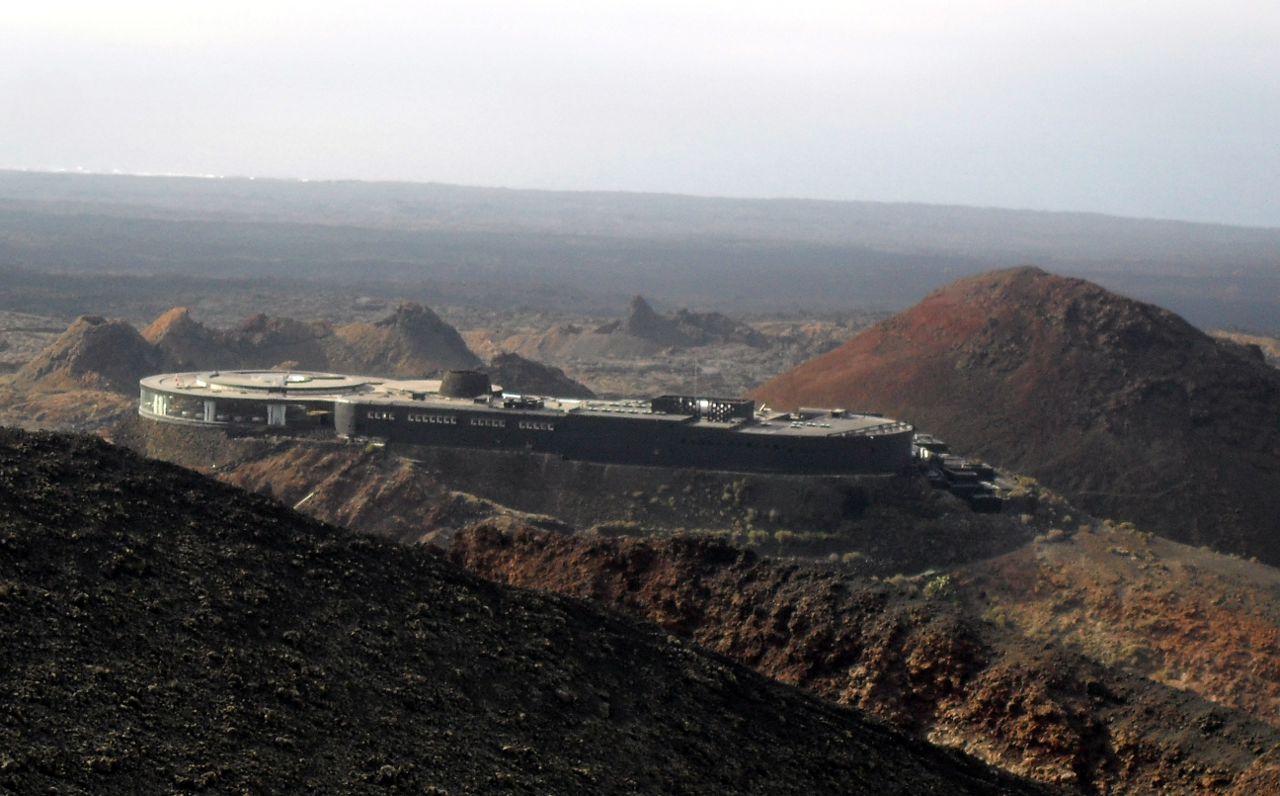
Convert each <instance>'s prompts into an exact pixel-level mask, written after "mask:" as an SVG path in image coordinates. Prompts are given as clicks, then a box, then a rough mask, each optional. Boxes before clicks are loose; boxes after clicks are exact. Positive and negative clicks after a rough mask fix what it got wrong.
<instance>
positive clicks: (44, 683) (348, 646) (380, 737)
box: [0, 430, 1035, 796]
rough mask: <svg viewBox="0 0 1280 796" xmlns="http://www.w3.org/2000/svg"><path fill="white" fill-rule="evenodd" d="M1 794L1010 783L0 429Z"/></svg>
mask: <svg viewBox="0 0 1280 796" xmlns="http://www.w3.org/2000/svg"><path fill="white" fill-rule="evenodd" d="M0 612H2V613H3V616H4V622H3V623H0V644H3V648H4V655H5V665H4V666H3V667H0V693H4V694H5V695H6V698H5V699H4V700H3V702H2V703H0V713H3V715H4V721H3V722H0V788H4V789H6V790H11V791H14V792H22V793H34V792H44V793H48V792H53V791H59V792H62V791H74V792H95V793H124V792H132V793H139V792H147V793H156V792H168V791H173V790H184V791H185V790H216V791H219V792H241V791H255V792H258V791H262V792H272V793H280V792H303V791H305V792H313V793H324V792H328V793H351V792H364V791H372V790H375V789H376V790H380V791H383V790H385V791H400V792H413V793H432V792H434V793H446V792H447V793H480V792H486V793H488V792H496V791H518V792H535V793H577V792H591V793H760V794H805V795H806V796H808V794H813V793H834V792H840V793H855V794H856V793H864V794H877V796H881V795H883V796H888V795H889V794H921V793H930V794H952V793H956V794H959V793H992V794H994V793H1002V794H1004V793H1010V794H1016V793H1031V792H1035V789H1034V788H1033V787H1032V786H1031V785H1028V784H1026V783H1021V782H1018V781H1015V780H1014V779H1012V778H1010V777H1008V776H1006V775H999V774H996V773H995V772H993V771H992V770H991V769H988V768H986V767H985V766H982V765H981V764H978V763H977V762H975V761H973V760H972V759H966V758H962V757H960V756H958V755H955V754H953V753H949V752H944V751H942V750H940V749H938V748H936V747H931V746H929V745H927V744H925V743H922V742H920V741H917V740H912V739H910V738H908V737H905V736H903V735H901V734H900V733H898V732H896V731H893V730H891V729H889V728H887V727H885V726H883V725H881V724H878V723H876V722H873V721H870V720H868V719H866V718H865V717H863V716H862V715H860V714H858V713H856V712H854V711H851V710H848V709H842V708H837V707H835V706H832V705H828V704H824V703H822V702H820V701H819V700H816V699H814V698H812V697H809V696H806V695H804V694H802V693H801V692H799V691H796V690H794V689H791V688H788V687H786V686H783V685H780V684H778V683H776V682H772V681H769V680H767V679H766V678H763V677H761V676H759V675H757V674H755V673H753V672H750V671H748V670H746V669H743V668H741V667H738V666H735V665H732V664H730V663H728V662H726V661H725V660H723V659H722V658H719V657H715V656H711V655H708V654H706V653H704V652H701V651H699V650H697V649H695V648H691V647H689V646H687V645H685V644H683V643H680V642H678V641H676V640H673V639H670V637H668V636H666V635H665V634H663V633H661V632H660V631H658V630H656V629H653V628H651V627H646V626H643V625H641V624H639V623H636V622H634V621H631V620H627V619H625V618H622V617H619V616H616V615H613V614H609V613H606V612H603V611H601V610H599V609H597V608H594V607H592V606H590V605H587V604H584V603H579V602H576V601H572V600H568V599H565V598H560V597H554V596H548V595H539V594H534V593H532V592H528V591H521V590H513V589H509V588H506V587H502V586H499V585H496V584H493V583H490V582H487V581H483V580H480V579H479V578H477V577H475V576H473V575H470V574H468V573H466V572H464V571H462V570H461V569H459V568H457V567H455V566H453V565H451V564H449V563H448V562H446V561H444V560H442V559H441V558H440V557H439V556H438V555H437V554H435V553H433V552H432V551H430V550H428V549H426V548H423V547H407V546H400V545H395V544H393V543H390V542H383V541H379V540H376V539H373V538H371V537H363V536H355V535H352V534H350V533H348V532H345V531H342V530H340V529H337V528H334V527H333V526H329V525H323V524H320V523H318V522H315V521H313V520H310V519H307V518H305V517H302V516H301V515H299V514H296V513H294V512H291V511H289V510H287V509H285V508H284V507H283V506H281V505H280V504H278V503H275V502H272V501H269V500H266V499H263V498H260V497H256V496H251V495H249V494H248V493H245V492H243V491H241V490H238V489H234V488H231V487H227V486H223V485H220V484H217V483H215V482H213V481H210V480H208V479H205V478H203V477H200V476H198V475H196V474H194V473H191V472H189V471H185V470H182V469H180V468H177V467H173V466H170V465H164V464H160V463H156V462H148V461H145V460H141V459H139V458H137V457H135V456H133V455H131V454H129V453H127V452H126V451H124V450H123V449H119V448H112V447H110V446H108V445H106V444H104V443H102V442H100V441H96V440H91V439H87V438H69V437H60V436H54V435H25V434H21V433H18V432H14V431H8V430H0Z"/></svg>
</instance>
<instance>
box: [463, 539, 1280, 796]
mask: <svg viewBox="0 0 1280 796" xmlns="http://www.w3.org/2000/svg"><path fill="white" fill-rule="evenodd" d="M450 557H451V558H452V559H453V560H454V561H456V562H458V563H460V564H462V565H463V566H466V567H468V568H469V569H471V570H473V571H475V572H478V573H480V574H482V575H485V576H487V577H492V578H495V579H497V580H499V581H501V582H504V583H510V584H512V585H518V586H524V587H527V588H534V589H542V590H549V591H554V592H558V593H561V594H566V595H571V596H575V597H581V598H586V599H591V600H596V601H599V602H601V603H602V604H604V605H609V606H613V607H616V608H619V609H622V610H624V611H626V612H628V613H630V614H632V615H635V616H639V617H643V618H645V619H648V620H649V621H652V622H655V623H657V624H658V625H659V626H661V627H662V628H664V629H666V630H668V631H670V632H672V633H674V634H676V635H679V636H682V637H685V638H689V639H692V640H694V641H696V642H697V643H698V644H700V645H702V646H703V647H706V648H707V649H710V650H713V651H715V652H719V653H721V654H723V655H727V656H729V657H730V658H732V659H734V660H737V661H739V662H741V663H745V664H747V665H749V666H752V667H753V668H755V669H756V670H758V671H760V672H763V673H765V674H768V675H769V676H771V677H776V678H778V679H780V680H783V681H785V682H790V683H795V684H797V685H800V686H802V687H804V688H807V689H810V690H812V691H814V692H815V693H818V694H821V695H823V696H825V697H827V698H828V699H832V700H835V701H838V702H841V703H844V704H849V705H855V706H857V707H859V708H861V709H863V710H867V711H870V712H872V713H874V714H876V715H878V716H880V717H882V718H884V719H886V720H888V721H891V722H893V723H894V724H896V725H898V726H899V727H902V728H904V729H907V730H909V731H911V732H913V733H915V734H917V735H919V736H921V737H928V738H930V739H931V740H934V741H936V742H941V743H944V744H947V745H952V746H956V747H958V748H962V749H965V750H968V751H970V752H972V753H973V754H976V755H978V756H981V757H983V758H984V759H986V760H987V761H989V762H991V763H993V764H996V765H999V766H1002V767H1004V768H1007V769H1008V770H1010V771H1014V772H1017V773H1019V774H1023V775H1026V776H1029V777H1033V778H1036V779H1039V780H1042V781H1044V782H1047V783H1055V784H1060V785H1065V786H1069V787H1071V788H1072V789H1073V790H1075V791H1078V792H1083V793H1126V794H1147V793H1156V792H1165V793H1202V792H1213V791H1215V790H1224V789H1225V788H1226V787H1228V786H1229V785H1230V784H1231V783H1232V782H1234V781H1236V780H1239V779H1243V777H1244V775H1245V773H1246V772H1250V774H1251V775H1253V774H1256V773H1257V772H1256V770H1254V769H1252V768H1251V767H1252V766H1253V765H1254V760H1255V757H1256V756H1257V755H1258V754H1259V753H1261V752H1263V751H1265V750H1267V749H1269V748H1271V747H1272V746H1274V745H1275V744H1276V743H1277V742H1278V741H1280V731H1277V730H1275V729H1273V728H1270V727H1267V726H1265V725H1263V724H1261V723H1260V722H1257V721H1255V720H1253V719H1251V718H1249V717H1247V716H1245V715H1243V714H1241V713H1237V712H1234V711H1231V710H1229V709H1227V708H1222V707H1219V706H1215V705H1213V704H1211V703H1208V702H1205V701H1203V700H1201V699H1198V698H1196V697H1194V696H1191V695H1188V694H1184V693H1181V692H1178V691H1174V690H1172V689H1169V688H1167V687H1164V686H1159V685H1156V684H1154V683H1151V682H1150V681H1148V680H1145V679H1142V678H1140V677H1135V676H1133V675H1128V674H1124V673H1122V672H1120V671H1117V670H1110V669H1107V668H1105V667H1103V666H1100V665H1098V664H1096V663H1094V662H1091V661H1089V660H1087V659H1085V658H1084V657H1082V656H1080V655H1078V654H1076V653H1072V652H1068V651H1065V650H1063V649H1061V648H1057V647H1054V646H1053V645H1045V644H1042V643H1040V642H1036V641H1030V642H1029V641H1027V640H1026V639H1024V638H1023V637H1022V636H1021V635H1019V634H1017V633H1008V632H1004V631H1002V630H1001V629H999V628H998V627H996V626H995V625H992V624H989V623H986V622H982V621H978V620H977V619H976V618H975V617H974V616H973V615H971V614H969V613H967V612H966V610H965V609H964V608H963V607H962V606H961V605H959V604H958V603H957V601H956V584H955V583H954V582H953V580H952V578H951V577H950V576H947V575H942V574H932V575H927V576H924V577H921V578H915V579H901V578H899V579H892V580H886V581H879V580H873V579H861V578H855V577H851V576H848V575H845V574H843V573H842V572H840V571H839V570H838V569H837V568H826V567H815V566H812V565H809V566H805V565H799V564H796V563H787V562H776V561H770V560H768V559H760V558H757V557H756V556H755V555H754V554H752V553H750V552H745V551H741V550H738V549H734V548H733V547H730V546H729V545H727V544H725V543H724V542H723V541H719V540H716V539H713V538H710V537H706V536H702V537H696V536H677V537H675V538H669V539H623V538H599V537H597V538H584V537H580V536H579V537H574V536H566V535H564V534H555V533H547V532H544V531H537V530H532V529H506V530H502V529H498V528H494V527H490V526H486V525H480V526H477V527H475V528H472V529H469V530H467V531H464V532H463V533H462V534H460V535H459V536H458V537H457V539H456V540H455V542H454V545H453V547H452V548H450Z"/></svg>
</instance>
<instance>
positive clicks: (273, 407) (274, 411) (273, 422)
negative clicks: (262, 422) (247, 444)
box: [267, 404, 285, 426]
mask: <svg viewBox="0 0 1280 796" xmlns="http://www.w3.org/2000/svg"><path fill="white" fill-rule="evenodd" d="M284 409H285V407H284V404H267V425H268V426H283V425H284Z"/></svg>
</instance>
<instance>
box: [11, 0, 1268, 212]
mask: <svg viewBox="0 0 1280 796" xmlns="http://www.w3.org/2000/svg"><path fill="white" fill-rule="evenodd" d="M1276 41H1280V7H1270V8H1261V7H1258V6H1257V4H1253V3H1245V2H1239V0H1228V2H1223V3H1217V4H1215V5H1213V6H1212V7H1207V6H1206V7H1202V8H1169V7H1168V4H1164V3H1158V2H1153V1H1152V0H1142V1H1141V2H1131V3H1123V4H1115V3H1099V2H1084V3H1080V2H1076V3H1051V4H1036V5H1035V6H1034V7H1026V6H1024V5H1023V4H1016V3H1011V2H1000V1H997V0H989V1H984V2H974V3H968V4H965V7H963V8H957V7H955V5H954V4H942V3H937V2H914V3H906V4H897V5H895V6H894V7H893V8H887V9H885V8H870V9H866V10H862V9H859V8H854V9H850V8H849V7H848V4H838V3H816V2H811V3H801V4H799V5H788V6H787V7H786V9H782V8H780V7H777V6H775V5H772V4H766V3H735V4H731V5H730V4H718V3H710V4H698V5H696V6H690V7H685V6H682V5H676V4H674V3H666V2H647V3H634V2H623V3H616V4H607V5H604V6H597V5H594V4H587V3H582V2H576V1H575V2H550V3H542V4H538V5H537V6H536V7H535V6H529V5H524V4H516V3H500V2H477V3H471V4H467V5H466V6H465V7H454V6H440V7H436V6H431V7H429V8H426V9H425V10H424V8H423V7H422V6H420V5H419V4H409V3H372V4H369V3H365V4H361V5H356V4H351V3H336V2H330V3H298V2H280V3H267V4H263V3H253V4H249V3H234V2H232V3H222V4H218V5H217V6H209V7H202V8H198V9H191V8H187V7H183V6H174V5H172V4H165V3H156V2H141V1H140V0H128V1H127V2H122V3H116V4H111V5H109V6H103V5H99V4H92V3H85V2H64V3H57V2H54V3H47V4H41V5H39V6H35V5H31V6H28V7H23V8H19V9H17V10H10V11H7V12H6V24H5V26H3V28H0V109H3V111H4V112H3V113H2V114H0V168H11V169H18V170H33V171H60V170H61V171H78V170H83V171H88V172H93V173H105V174H110V173H132V174H181V175H190V176H201V175H219V176H243V177H263V178H278V179H300V180H339V179H352V180H362V181H384V180H394V181H407V182H435V183H447V184H454V185H463V186H493V187H509V188H524V189H540V190H572V191H624V192H639V193H669V194H681V195H689V196H708V197H736V198H787V199H817V200H836V201H875V202H911V203H923V204H934V205H963V206H977V207H998V208H1009V209H1029V210H1046V211H1066V212H1090V213H1102V214H1109V215H1119V216H1128V217H1136V218H1153V219H1173V220H1186V221H1202V222H1212V223H1226V224H1233V225H1243V226H1263V227H1280V192H1276V191H1275V190H1274V186H1275V185H1277V184H1280V147H1276V146H1275V141H1277V140H1280V81H1277V80H1275V78H1274V75H1276V74H1280V48H1277V47H1275V46H1274V43H1275V42H1276Z"/></svg>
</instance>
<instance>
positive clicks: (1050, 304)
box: [755, 268, 1280, 564]
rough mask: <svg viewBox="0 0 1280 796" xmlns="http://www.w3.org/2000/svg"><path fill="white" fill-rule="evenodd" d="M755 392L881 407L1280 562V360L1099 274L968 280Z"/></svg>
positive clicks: (1168, 523)
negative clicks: (1204, 329)
mask: <svg viewBox="0 0 1280 796" xmlns="http://www.w3.org/2000/svg"><path fill="white" fill-rule="evenodd" d="M755 397H756V398H759V399H761V400H764V401H767V402H768V403H769V404H771V405H774V406H778V407H792V406H796V405H798V404H807V405H836V406H845V407H848V408H850V409H877V410H882V411H884V412H886V413H888V414H891V415H894V416H897V417H901V418H904V419H907V420H910V421H911V422H913V423H915V424H916V425H917V426H918V427H920V428H922V429H924V430H927V431H930V432H933V433H936V434H939V435H941V436H943V437H944V438H945V439H946V440H947V441H948V442H949V443H951V444H952V446H953V447H955V448H957V449H959V450H962V451H965V452H972V453H976V454H979V455H982V456H985V457H989V458H990V459H992V460H993V463H996V464H999V465H1002V466H1005V467H1007V468H1009V469H1010V470H1013V471H1016V472H1022V473H1029V474H1031V475H1033V476H1035V477H1037V478H1040V479H1042V480H1043V481H1045V482H1046V483H1047V484H1048V485H1049V486H1051V487H1053V488H1055V489H1057V490H1059V491H1061V492H1064V493H1066V494H1067V495H1069V496H1071V497H1073V498H1074V499H1075V500H1076V501H1077V502H1078V503H1080V504H1081V505H1083V506H1084V507H1085V508H1086V509H1088V510H1089V511H1091V512H1093V513H1095V514H1100V515H1104V516H1112V517H1115V518H1117V519H1123V520H1131V521H1133V522H1136V523H1137V524H1138V525H1139V526H1141V527H1142V528H1144V529H1146V530H1152V531H1156V532H1158V533H1161V534H1163V535H1165V536H1169V537H1171V538H1174V539H1178V540H1180V541H1185V542H1189V543H1191V544H1196V545H1199V544H1208V545H1211V546H1213V547H1215V548H1217V549H1219V550H1225V551H1228V552H1237V553H1242V554H1245V555H1256V556H1258V557H1259V558H1261V559H1263V560H1266V561H1268V562H1270V563H1273V564H1274V563H1280V427H1278V426H1277V424H1276V418H1277V417H1280V371H1277V370H1276V369H1275V368H1272V367H1270V366H1268V365H1267V364H1266V362H1265V361H1264V360H1263V358H1262V357H1261V356H1260V355H1259V353H1258V352H1257V350H1256V349H1251V348H1247V347H1245V346H1240V345H1237V344H1234V343H1231V342H1229V341H1215V340H1214V339H1213V338H1210V337H1209V336H1207V335H1205V334H1203V333H1201V332H1200V331H1198V330H1197V329H1195V328H1194V327H1192V326H1191V325H1190V324H1188V323H1186V322H1185V321H1183V320H1182V319H1181V318H1179V317H1178V316H1176V315H1174V314H1173V313H1170V312H1168V311H1166V310H1163V309H1160V308H1159V307H1154V306H1152V305H1150V304H1143V303H1140V302H1136V301H1132V300H1130V299H1127V298H1124V297H1121V296H1118V295H1115V294H1113V293H1109V292H1108V291H1106V290H1104V289H1102V288H1100V287H1098V286H1096V285H1093V284H1090V283H1088V282H1084V281H1081V280H1078V279H1066V278H1062V277H1057V276H1052V275H1050V274H1047V273H1045V272H1043V271H1041V270H1039V269H1035V268H1017V269H1012V270H1008V271H999V272H994V273H990V274H984V275H982V276H977V277H973V278H971V279H965V280H961V281H959V282H956V283H955V284H953V285H951V286H950V287H947V288H945V289H943V290H940V291H938V292H936V293H933V294H931V295H930V296H928V297H927V298H926V299H925V300H924V301H922V302H920V303H919V304H918V305H916V306H915V307H912V308H911V309H909V310H907V311H905V312H903V313H901V314H899V315H897V316H895V317H893V318H892V319H890V320H888V321H885V322H884V323H881V324H879V325H877V326H875V327H873V328H872V329H869V330H868V331H866V332H863V333H862V334H860V335H858V336H857V337H855V338H854V339H853V340H851V341H849V342H848V343H847V344H845V345H844V346H842V347H840V348H838V349H836V350H834V351H832V352H830V353H828V354H825V355H823V356H821V357H819V358H817V359H815V360H813V361H811V362H808V363H806V364H804V365H802V366H800V367H798V368H796V369H795V370H792V371H790V372H788V373H785V374H783V375H781V376H778V377H777V378H775V379H773V380H772V381H770V382H768V383H766V384H765V385H764V386H763V387H761V388H760V389H759V390H758V391H757V392H756V394H755Z"/></svg>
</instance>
